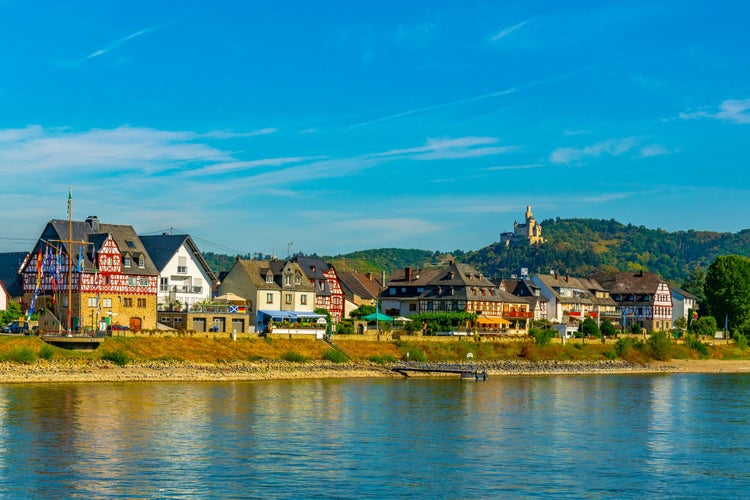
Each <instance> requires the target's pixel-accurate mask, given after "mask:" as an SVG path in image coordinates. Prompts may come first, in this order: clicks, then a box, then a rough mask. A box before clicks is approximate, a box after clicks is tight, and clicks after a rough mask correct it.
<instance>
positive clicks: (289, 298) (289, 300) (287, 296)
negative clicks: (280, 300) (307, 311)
mask: <svg viewBox="0 0 750 500" xmlns="http://www.w3.org/2000/svg"><path fill="white" fill-rule="evenodd" d="M284 303H286V304H291V303H292V294H291V293H287V294H285V295H284Z"/></svg>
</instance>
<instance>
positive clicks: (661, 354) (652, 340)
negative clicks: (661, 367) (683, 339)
mask: <svg viewBox="0 0 750 500" xmlns="http://www.w3.org/2000/svg"><path fill="white" fill-rule="evenodd" d="M648 349H649V353H650V354H651V356H652V357H653V358H654V359H658V360H659V361H667V360H669V359H670V358H671V351H672V343H671V342H670V340H669V335H667V332H655V333H652V334H651V336H650V337H649V339H648Z"/></svg>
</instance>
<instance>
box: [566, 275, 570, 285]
mask: <svg viewBox="0 0 750 500" xmlns="http://www.w3.org/2000/svg"><path fill="white" fill-rule="evenodd" d="M568 281H570V277H569V276H568V273H565V283H567V282H568Z"/></svg>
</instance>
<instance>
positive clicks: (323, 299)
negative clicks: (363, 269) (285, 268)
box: [292, 255, 344, 323]
mask: <svg viewBox="0 0 750 500" xmlns="http://www.w3.org/2000/svg"><path fill="white" fill-rule="evenodd" d="M292 260H293V261H294V262H296V263H297V264H299V267H300V269H302V272H303V273H304V274H305V277H307V279H308V280H310V283H312V285H313V286H314V287H315V307H316V308H321V309H325V310H326V311H328V314H330V315H331V320H333V321H334V322H335V323H339V322H340V321H341V319H342V317H343V315H344V292H343V291H342V290H341V284H340V283H339V278H338V275H337V274H336V268H334V267H333V265H331V264H329V263H327V262H325V261H324V260H323V259H321V258H319V257H306V256H303V255H297V256H295V257H294V258H293V259H292Z"/></svg>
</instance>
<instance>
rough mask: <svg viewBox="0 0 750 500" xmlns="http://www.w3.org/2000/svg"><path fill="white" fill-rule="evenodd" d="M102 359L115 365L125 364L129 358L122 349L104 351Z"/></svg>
mask: <svg viewBox="0 0 750 500" xmlns="http://www.w3.org/2000/svg"><path fill="white" fill-rule="evenodd" d="M102 359H103V360H104V361H109V362H110V363H113V364H115V365H117V366H125V365H127V364H128V363H129V362H130V358H129V357H128V355H127V354H125V353H124V352H123V351H110V352H105V353H104V354H102Z"/></svg>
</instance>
